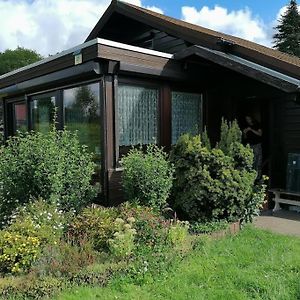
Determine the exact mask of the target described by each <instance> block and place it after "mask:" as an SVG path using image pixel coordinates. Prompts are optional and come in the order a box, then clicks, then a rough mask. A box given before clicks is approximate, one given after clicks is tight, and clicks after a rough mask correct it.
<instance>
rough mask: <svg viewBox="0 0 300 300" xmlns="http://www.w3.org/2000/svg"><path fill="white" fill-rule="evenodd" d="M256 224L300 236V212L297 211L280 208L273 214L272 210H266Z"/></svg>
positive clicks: (263, 227)
mask: <svg viewBox="0 0 300 300" xmlns="http://www.w3.org/2000/svg"><path fill="white" fill-rule="evenodd" d="M254 225H255V226H256V227H258V228H262V229H267V230H271V231H273V232H277V233H281V234H286V235H294V236H299V237H300V213H297V212H293V211H288V210H280V211H278V212H276V213H274V215H273V214H272V211H266V212H263V213H262V214H261V216H259V217H257V218H256V219H255V221H254Z"/></svg>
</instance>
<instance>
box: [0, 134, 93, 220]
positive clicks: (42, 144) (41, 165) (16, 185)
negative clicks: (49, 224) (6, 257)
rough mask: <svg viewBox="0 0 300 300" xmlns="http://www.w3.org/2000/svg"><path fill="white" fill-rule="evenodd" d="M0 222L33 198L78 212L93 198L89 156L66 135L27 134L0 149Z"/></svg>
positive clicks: (73, 139)
mask: <svg viewBox="0 0 300 300" xmlns="http://www.w3.org/2000/svg"><path fill="white" fill-rule="evenodd" d="M0 152H1V156H0V182H1V185H0V222H2V224H5V223H6V222H7V221H8V220H9V218H10V217H11V214H12V212H13V211H14V210H15V209H16V208H17V207H19V206H21V205H23V204H25V203H28V202H29V201H30V200H31V199H32V198H36V199H37V198H39V197H41V198H43V199H45V200H46V201H48V202H57V203H58V204H59V205H60V207H61V209H62V210H65V211H70V210H73V209H75V210H78V209H80V208H81V207H82V206H84V205H86V204H87V203H89V202H90V201H91V200H92V199H93V198H94V196H95V195H96V193H95V189H94V187H93V186H92V185H91V178H92V175H93V173H94V163H93V162H92V155H91V154H89V153H88V151H87V150H86V147H84V146H81V145H80V143H79V141H78V139H77V136H76V134H73V133H70V132H68V131H56V130H55V129H53V130H52V131H51V132H50V133H47V134H42V133H26V134H24V135H21V136H17V137H13V138H11V139H10V140H9V141H8V143H7V145H6V146H2V147H1V148H0Z"/></svg>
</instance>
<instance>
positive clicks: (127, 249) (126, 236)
mask: <svg viewBox="0 0 300 300" xmlns="http://www.w3.org/2000/svg"><path fill="white" fill-rule="evenodd" d="M127 222H128V223H126V222H125V221H124V220H123V219H121V218H117V219H116V220H115V222H114V224H115V227H116V231H115V233H114V235H113V238H111V239H109V240H108V244H109V249H110V252H111V253H112V254H113V255H114V256H115V257H117V258H125V257H127V256H129V255H130V254H131V253H132V251H133V249H134V246H135V245H134V237H135V235H136V230H135V229H134V228H133V225H134V222H135V219H134V218H133V217H130V218H128V219H127Z"/></svg>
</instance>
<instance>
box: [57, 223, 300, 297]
mask: <svg viewBox="0 0 300 300" xmlns="http://www.w3.org/2000/svg"><path fill="white" fill-rule="evenodd" d="M77 299H105V300H110V299H120V300H126V299H130V300H133V299H145V300H148V299H149V300H150V299H151V300H152V299H156V300H160V299H161V300H163V299H164V300H165V299H174V300H181V299H182V300H183V299H197V300H201V299H216V300H219V299H221V300H226V299H228V300H234V299H263V300H266V299H276V300H280V299H282V300H289V299H290V300H295V299H300V239H299V238H293V237H286V236H281V235H276V234H273V233H270V232H266V231H262V230H258V229H254V228H252V227H248V228H245V229H244V230H243V231H242V232H241V233H240V234H239V235H237V236H234V237H227V238H224V239H221V240H211V239H204V240H203V241H202V242H201V243H199V246H198V247H197V248H196V249H195V250H194V251H193V252H192V253H191V255H190V256H189V257H187V258H186V259H185V260H184V261H182V262H181V263H179V264H178V265H174V268H173V269H172V271H171V272H169V274H168V276H167V277H164V278H163V277H161V276H160V275H159V274H158V275H157V280H156V281H155V282H154V283H152V284H146V285H143V286H137V285H132V284H126V280H125V281H124V279H122V280H119V279H116V280H115V281H113V282H112V283H111V285H110V286H109V287H107V288H78V289H74V290H73V291H71V292H66V293H65V294H62V295H61V296H60V297H58V298H57V300H77Z"/></svg>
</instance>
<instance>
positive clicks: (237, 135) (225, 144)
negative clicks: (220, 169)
mask: <svg viewBox="0 0 300 300" xmlns="http://www.w3.org/2000/svg"><path fill="white" fill-rule="evenodd" d="M235 143H238V144H241V143H242V131H241V130H240V127H239V125H238V123H237V121H236V120H234V121H233V122H227V121H226V120H225V119H224V118H222V121H221V135H220V142H219V143H218V145H217V147H218V148H219V149H221V150H222V151H223V153H224V154H225V155H230V151H231V147H232V145H233V144H235Z"/></svg>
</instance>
